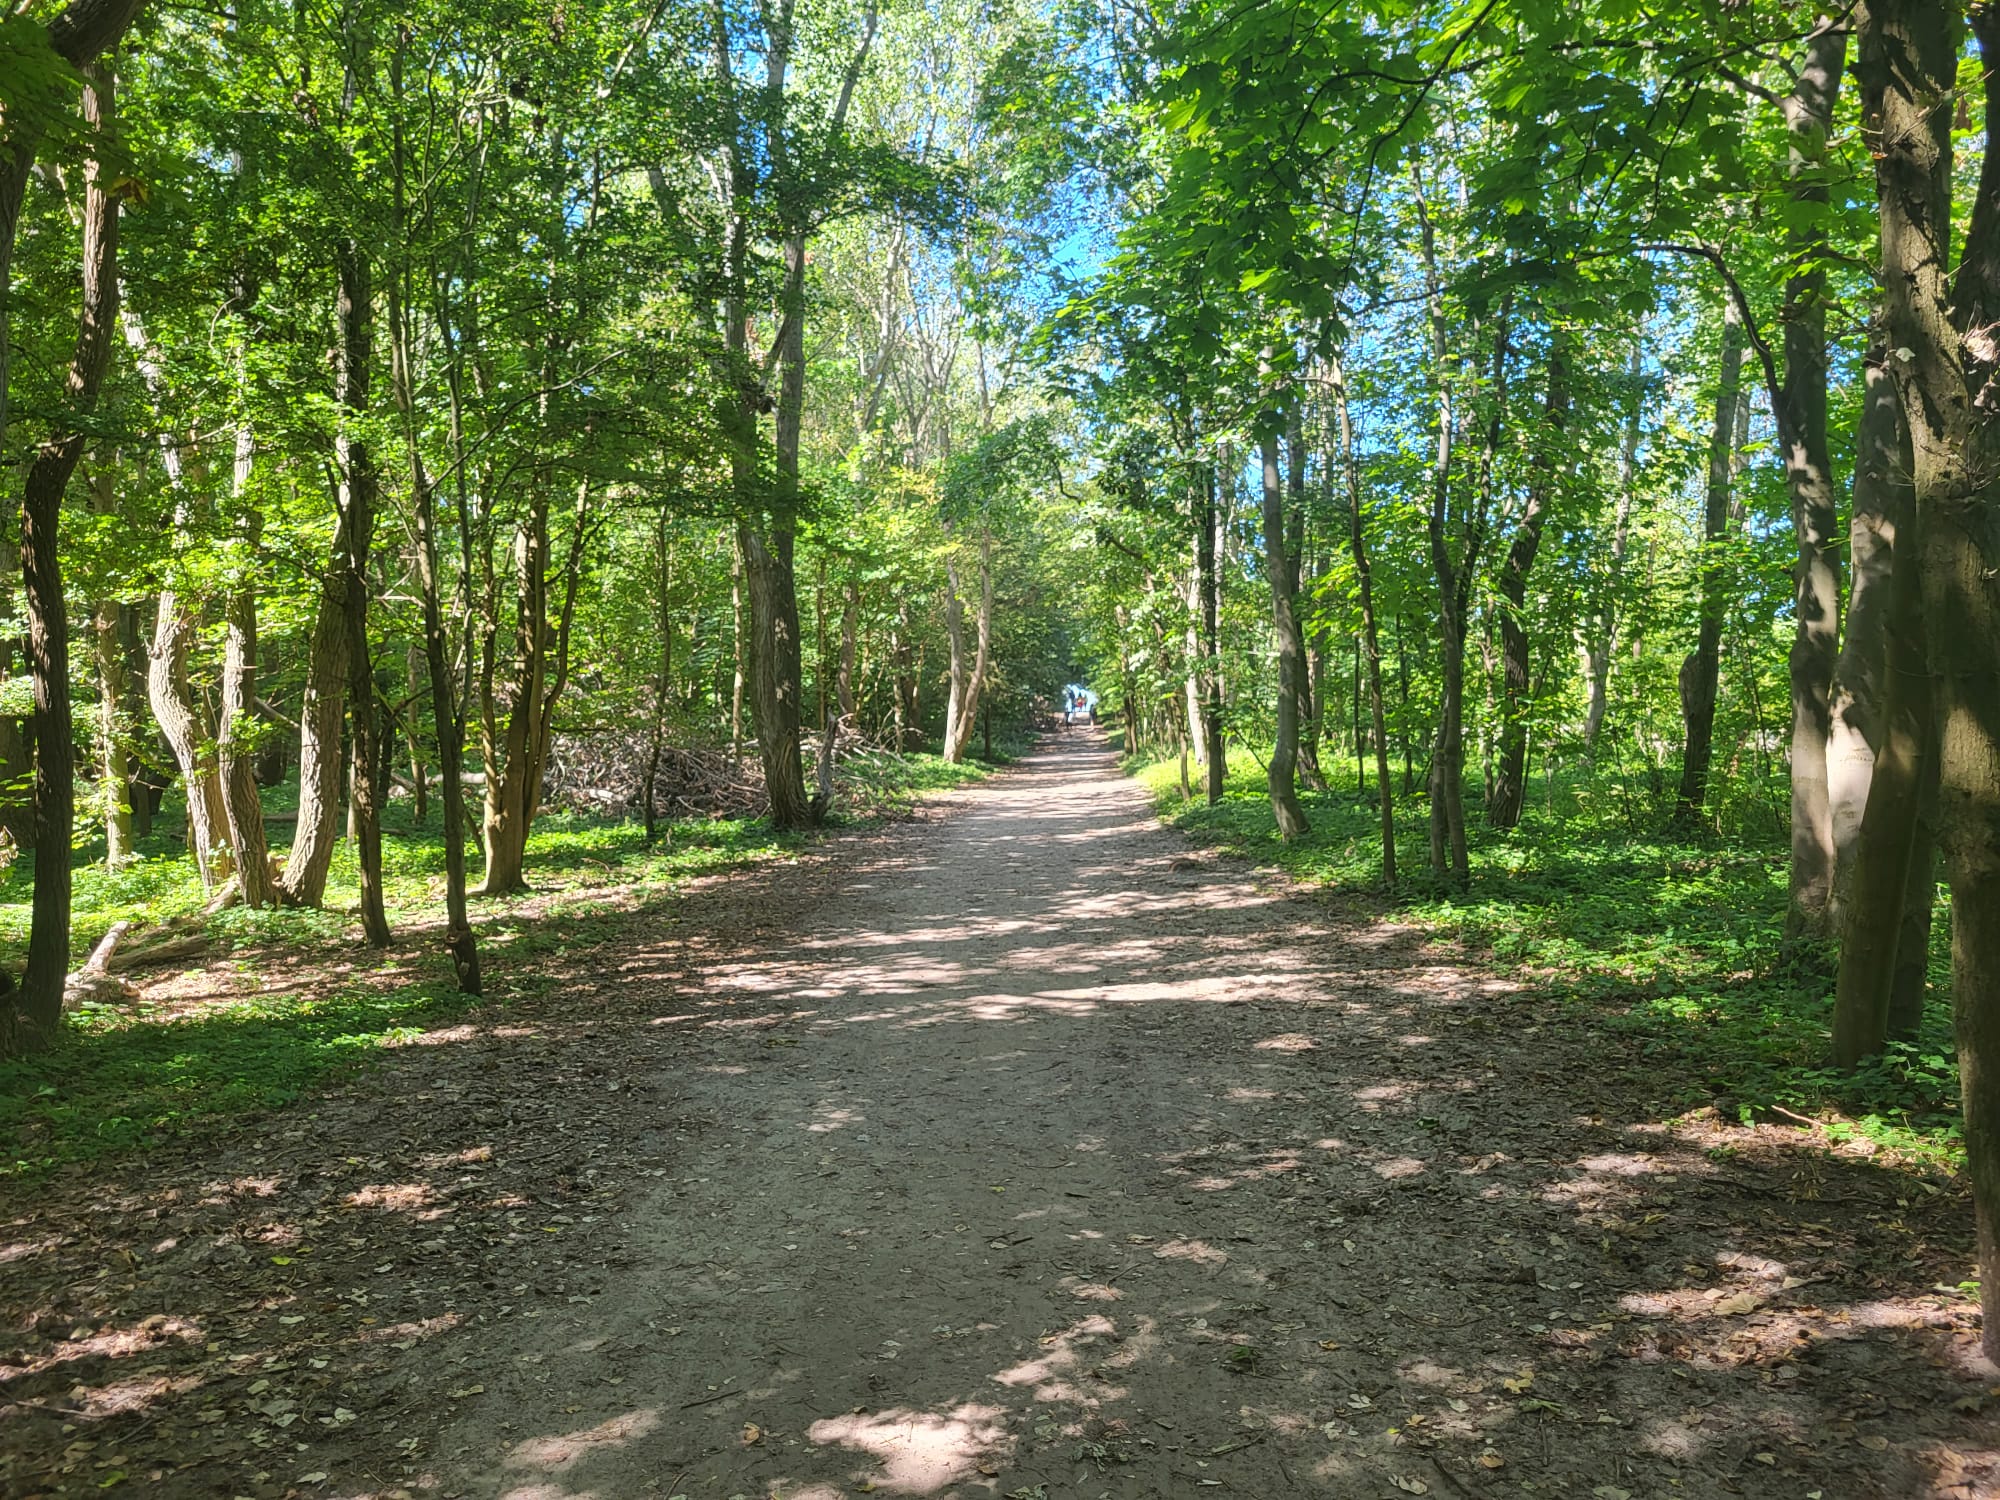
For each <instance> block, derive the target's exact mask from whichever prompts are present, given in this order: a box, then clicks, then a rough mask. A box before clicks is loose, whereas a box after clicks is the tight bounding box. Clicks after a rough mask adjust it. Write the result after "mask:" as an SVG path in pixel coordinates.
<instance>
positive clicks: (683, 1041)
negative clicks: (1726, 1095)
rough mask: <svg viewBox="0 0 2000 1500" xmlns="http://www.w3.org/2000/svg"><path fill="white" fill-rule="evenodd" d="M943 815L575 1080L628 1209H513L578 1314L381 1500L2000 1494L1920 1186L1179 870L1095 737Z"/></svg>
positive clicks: (558, 1303)
mask: <svg viewBox="0 0 2000 1500" xmlns="http://www.w3.org/2000/svg"><path fill="white" fill-rule="evenodd" d="M956 801H957V802H958V804H959V805H958V808H957V810H956V811H955V813H954V814H953V815H952V816H950V817H948V818H946V819H944V820H942V821H934V822H930V823H927V824H924V825H919V826H916V827H913V828H909V829H906V830H904V831H901V832H899V833H897V834H894V835H892V836H890V837H889V838H887V839H886V840H877V841H874V842H873V843H869V844H865V845H862V846H860V847H859V849H858V850H857V852H856V856H855V859H854V861H853V862H852V863H849V864H847V865H846V866H845V867H844V869H843V872H842V877H841V882H840V885H839V888H838V890H837V892H835V893H834V894H832V895H831V897H830V898H829V899H826V900H824V901H822V902H820V903H819V904H817V905H816V906H815V907H814V908H813V909H811V910H810V911H809V912H806V913H803V914H795V918H794V924H793V925H792V926H791V927H790V929H789V935H788V936H785V937H782V938H776V939H774V940H772V941H768V942H766V943H764V944H762V945H761V946H760V947H759V948H758V949H757V950H756V951H754V952H752V953H749V954H745V953H743V952H740V951H739V952H733V953H717V954H715V955H713V956H712V957H711V958H710V959H709V960H708V961H706V962H704V963H700V964H698V965H695V966H693V967H691V968H686V969H683V970H682V971H681V972H680V973H679V974H677V975H666V974H662V975H661V978H662V979H663V980H664V981H665V984H666V987H667V989H668V990H669V991H670V993H666V994H662V995H660V996H659V997H658V1002H657V1003H656V1004H654V1005H653V1007H652V1008H653V1010H654V1012H655V1014H653V1015H652V1016H651V1017H650V1018H649V1019H647V1020H645V1021H643V1022H637V1023H635V1024H638V1025H642V1026H644V1027H647V1028H650V1030H649V1031H648V1032H647V1038H648V1040H649V1041H650V1042H657V1043H658V1047H657V1050H656V1054H655V1055H657V1057H658V1058H659V1061H658V1063H657V1067H658V1068H659V1069H660V1070H661V1071H659V1072H658V1073H656V1074H654V1075H653V1076H650V1077H636V1078H635V1077H612V1078H610V1079H608V1080H604V1081H602V1082H601V1083H600V1084H599V1085H598V1087H601V1088H602V1089H605V1090H611V1089H615V1088H623V1089H625V1090H626V1091H627V1096H628V1097H631V1098H634V1099H635V1101H636V1102H635V1103H634V1104H633V1105H632V1106H631V1107H630V1113H629V1114H627V1115H625V1116H623V1117H622V1118H623V1119H624V1122H625V1124H624V1128H625V1130H626V1132H627V1133H628V1134H629V1135H632V1136H634V1137H636V1138H639V1140H640V1144H639V1145H637V1146H633V1144H632V1142H631V1141H627V1142H626V1145H627V1146H628V1147H631V1149H630V1150H628V1151H627V1152H626V1155H627V1156H628V1157H629V1159H630V1160H631V1161H632V1162H633V1163H635V1165H634V1166H633V1168H632V1170H633V1171H634V1172H635V1173H644V1174H650V1175H649V1176H646V1177H644V1178H643V1179H641V1180H643V1181H645V1182H647V1183H649V1184H650V1186H649V1187H648V1188H647V1189H646V1190H645V1191H644V1192H643V1193H641V1194H640V1195H638V1196H636V1197H629V1198H628V1199H627V1201H626V1202H625V1204H624V1205H623V1207H622V1209H621V1210H620V1211H619V1212H616V1213H608V1214H603V1215H578V1214H575V1213H566V1214H561V1215H556V1216H555V1217H557V1218H559V1219H560V1222H547V1223H542V1224H540V1225H537V1223H536V1220H537V1219H538V1218H541V1219H547V1218H549V1217H550V1214H549V1210H548V1209H547V1208H546V1207H537V1206H536V1205H535V1204H533V1203H532V1202H529V1203H524V1204H523V1205H522V1207H523V1208H524V1209H525V1217H523V1216H522V1215H521V1214H517V1215H516V1216H515V1218H514V1220H513V1223H514V1226H515V1230H516V1234H515V1235H514V1236H512V1238H516V1239H519V1238H522V1237H530V1238H531V1237H533V1235H534V1231H535V1230H536V1229H537V1228H538V1227H539V1228H540V1229H542V1230H544V1231H546V1232H552V1233H555V1234H557V1235H560V1236H562V1237H563V1243H564V1244H565V1245H566V1246H567V1247H568V1249H567V1250H566V1254H567V1255H568V1257H569V1259H568V1261H567V1262H566V1264H567V1265H568V1266H569V1267H570V1272H569V1281H568V1283H567V1284H565V1285H556V1286H552V1285H547V1284H538V1285H533V1286H531V1285H529V1284H528V1282H526V1281H524V1282H523V1283H522V1284H520V1285H517V1286H515V1287H513V1288H512V1293H513V1294H515V1295H514V1296H513V1298H512V1304H511V1305H503V1306H501V1307H500V1308H498V1309H494V1310H491V1311H490V1313H482V1314H481V1315H480V1316H479V1317H478V1318H476V1319H473V1320H472V1321H471V1324H470V1326H469V1328H468V1329H467V1330H466V1331H464V1332H462V1333H460V1334H459V1335H457V1336H456V1337H455V1338H454V1339H453V1341H451V1342H450V1343H449V1344H448V1345H440V1346H439V1349H438V1356H439V1358H441V1359H444V1360H445V1367H444V1368H443V1369H442V1370H441V1371H439V1372H437V1373H436V1374H435V1375H434V1376H427V1377H426V1379H429V1380H431V1381H432V1385H431V1388H430V1390H429V1399H430V1400H431V1402H432V1403H433V1404H434V1405H435V1406H436V1407H437V1409H438V1410H449V1411H451V1412H453V1413H454V1414H455V1415H454V1416H453V1418H452V1420H451V1421H450V1422H449V1424H448V1425H447V1426H446V1427H445V1428H444V1430H443V1431H442V1433H441V1434H440V1435H439V1437H438V1439H437V1441H436V1443H435V1446H433V1447H431V1448H430V1450H429V1458H430V1462H429V1464H428V1465H427V1466H425V1468H424V1472H423V1474H422V1475H421V1476H420V1477H415V1478H413V1480H412V1481H411V1483H412V1487H413V1489H424V1488H429V1489H432V1490H433V1492H436V1491H442V1492H443V1493H446V1494H454V1495H466V1496H507V1497H509V1500H562V1497H584V1496H594V1497H600V1500H623V1497H639V1496H653V1495H658V1496H672V1495H684V1496H687V1497H690V1500H709V1497H714V1500H730V1497H739V1496H740V1497H750V1500H765V1497H771V1496H777V1497H783V1500H834V1497H836V1496H844V1495H848V1494H854V1493H869V1492H873V1493H879V1494H884V1495H915V1496H935V1497H945V1496H958V1497H966V1500H971V1497H989V1496H990V1497H1034V1500H1042V1497H1047V1500H1057V1497H1072V1496H1073V1497H1084V1500H1088V1497H1099V1500H1101V1497H1107V1496H1108V1497H1116V1500H1138V1497H1152V1496H1160V1497H1166V1496H1175V1497H1179V1496H1198V1495H1202V1494H1208V1493H1216V1494H1224V1495H1247V1496H1257V1497H1278V1496H1289V1495H1314V1494H1319V1495H1330V1496H1339V1497H1346V1496H1384V1497H1394V1496H1396V1495H1398V1494H1424V1493H1430V1494H1433V1495H1444V1494H1458V1495H1468V1494H1498V1495H1532V1494H1567V1495H1572V1496H1585V1495H1589V1496H1594V1497H1597V1500H1625V1497H1627V1496H1630V1497H1656V1496H1657V1497H1664V1496H1669V1495H1674V1496H1706V1495H1720V1494H1750V1495H1759V1496H1764V1495H1769V1496H1788V1497H1798V1500H1810V1497H1815V1496H1818V1497H1825V1500H1833V1497H1861V1496H1883V1497H1911V1496H1917V1495H1930V1494H1948V1495H1954V1496H1972V1495H1976V1494H1977V1495H1983V1494H1992V1493H1996V1491H1995V1489H1994V1488H1993V1487H1992V1486H1993V1476H1994V1474H1995V1473H1996V1468H1995V1463H1994V1442H1995V1428H1994V1424H1993V1423H1992V1421H1991V1420H1990V1418H1989V1417H1988V1416H1986V1415H1985V1414H1983V1412H1982V1410H1981V1408H1982V1403H1983V1400H1984V1396H1985V1392H1986V1386H1985V1385H1984V1384H1983V1383H1980V1381H1979V1378H1978V1372H1977V1371H1975V1370H1973V1369H1972V1368H1971V1367H1970V1365H1969V1362H1968V1351H1969V1348H1970V1343H1971V1338H1972V1334H1971V1333H1970V1331H1969V1327H1968V1320H1967V1315H1966V1312H1965V1304H1964V1302H1963V1300H1962V1299H1961V1298H1959V1297H1957V1296H1956V1295H1954V1294H1937V1295H1932V1294H1931V1283H1932V1282H1933V1281H1935V1280H1936V1279H1937V1277H1938V1276H1940V1275H1946V1274H1950V1275H1952V1277H1953V1279H1955V1273H1952V1272H1949V1271H1947V1270H1945V1269H1944V1268H1947V1267H1954V1266H1958V1265H1960V1264H1961V1263H1962V1260H1963V1245H1962V1243H1959V1244H1947V1245H1945V1246H1944V1247H1943V1248H1940V1247H1939V1244H1938V1243H1937V1240H1938V1235H1937V1233H1936V1232H1934V1231H1933V1230H1932V1229H1931V1227H1930V1226H1934V1225H1935V1224H1938V1223H1950V1222H1956V1220H1955V1219H1954V1218H1952V1217H1951V1216H1950V1214H1942V1215H1941V1214H1940V1213H1935V1212H1934V1213H1932V1214H1931V1216H1930V1218H1928V1219H1926V1218H1925V1217H1924V1215H1925V1213H1926V1211H1927V1205H1926V1204H1925V1203H1923V1202H1921V1201H1919V1202H1918V1203H1917V1205H1916V1206H1915V1207H1914V1208H1911V1207H1910V1206H1909V1204H1908V1202H1907V1201H1905V1202H1904V1203H1903V1204H1901V1205H1899V1204H1898V1201H1897V1200H1898V1198H1899V1197H1903V1196H1904V1195H1913V1190H1912V1189H1911V1187H1910V1186H1909V1184H1908V1182H1907V1180H1905V1179H1902V1178H1900V1177H1896V1176H1894V1175H1893V1174H1890V1173H1887V1172H1884V1171H1882V1170H1880V1169H1878V1168H1876V1167H1874V1166H1872V1165H1871V1164H1869V1163H1867V1162H1865V1161H1859V1160H1854V1159H1850V1158H1847V1157H1843V1156H1839V1155H1835V1154H1832V1153H1828V1152H1815V1153H1811V1154H1808V1153H1806V1152H1804V1151H1802V1150H1801V1149H1800V1147H1801V1145H1802V1143H1803V1142H1804V1141H1805V1140H1806V1137H1805V1135H1804V1133H1803V1132H1798V1131H1772V1130H1769V1129H1766V1130H1761V1131H1743V1130H1733V1131H1732V1130H1724V1129H1721V1128H1720V1127H1707V1128H1704V1127H1701V1126H1698V1125H1697V1126H1693V1127H1683V1128H1680V1129H1678V1130H1669V1129H1668V1128H1667V1127H1665V1126H1663V1125H1661V1124H1659V1123H1657V1121H1658V1118H1659V1115H1658V1113H1657V1112H1656V1107H1655V1105H1654V1104H1653V1103H1652V1102H1651V1099H1650V1096H1651V1094H1652V1093H1653V1092H1656V1090H1655V1089H1653V1088H1651V1087H1650V1086H1649V1083H1648V1080H1647V1077H1646V1074H1647V1067H1646V1064H1645V1062H1644V1060H1643V1059H1642V1058H1638V1057H1636V1056H1627V1055H1625V1054H1624V1052H1623V1051H1622V1050H1621V1049H1622V1048H1623V1047H1624V1046H1626V1045H1628V1044H1626V1043H1620V1042H1614V1041H1608V1040H1607V1039H1606V1038H1605V1037H1604V1036H1601V1035H1596V1034H1591V1033H1585V1032H1579V1031H1577V1030H1575V1029H1574V1028H1570V1027H1564V1026H1561V1025H1558V1024H1555V1020H1556V1018H1555V1017H1554V1016H1553V1015H1552V1014H1544V1013H1543V1011H1542V1010H1541V1009H1539V1008H1538V1006H1537V1003H1536V1002H1534V1001H1532V1000H1531V999H1527V998H1525V997H1518V996H1514V995H1512V994H1511V993H1510V991H1511V986H1509V985H1507V984H1506V983H1504V982H1503V981H1500V980H1495V979H1481V978H1479V977H1477V976H1474V975H1470V974H1466V973H1461V972H1458V971H1456V970H1454V969H1452V968H1449V967H1441V966H1439V965H1438V964H1437V963H1436V961H1435V960H1434V959H1432V958H1429V957H1426V956H1425V955H1424V953H1423V951H1422V950H1421V948H1420V947H1419V946H1418V944H1417V943H1416V942H1415V941H1414V939H1413V938H1411V937H1410V936H1409V935H1408V934H1403V933H1399V932H1398V931H1396V930H1395V929H1394V928H1392V927H1388V926H1386V925H1383V924H1380V923H1375V922H1370V921H1366V920H1362V919H1358V918H1357V919H1343V918H1341V917H1340V916H1338V915H1337V913H1336V911H1335V909H1334V908H1333V907H1331V906H1329V905H1328V904H1327V903H1325V902H1324V901H1321V900H1315V899H1303V898H1298V897H1295V896H1293V895H1291V894H1290V893H1288V892H1286V891H1284V890H1282V889H1280V888H1276V887H1274V886H1273V885H1272V884H1271V883H1270V882H1269V881H1267V880H1266V879H1264V878H1262V877H1258V876H1256V875H1254V874H1252V873H1250V872H1247V871H1245V870H1244V869H1243V868H1242V867H1240V866H1231V865H1227V864H1223V863H1220V862H1217V861H1214V860H1212V859H1209V858H1206V857H1204V856H1202V855H1200V854H1199V853H1198V852H1197V851H1191V850H1190V849H1189V848H1188V846H1187V845H1186V844H1185V842H1184V841H1183V840H1182V839H1180V838H1179V837H1178V836H1177V835H1175V834H1172V833H1170V832H1168V831H1166V830H1164V829H1162V828H1161V827H1160V826H1159V825H1158V824H1157V823H1156V822H1154V821H1153V819H1152V818H1151V817H1150V815H1149V812H1148V809H1147V806H1146V803H1145V799H1144V797H1143V794H1142V793H1141V792H1140V790H1139V789H1138V788H1136V787H1135V786H1134V785H1133V784H1131V783H1129V782H1126V781H1124V780H1121V779H1120V778H1119V777H1118V776H1117V775H1116V772H1115V767H1114V765H1113V763H1112V760H1111V758H1110V756H1109V755H1108V754H1107V753H1106V752H1105V751H1104V749H1103V747H1102V743H1101V741H1100V740H1098V739H1097V738H1096V737H1095V736H1090V735H1086V734H1084V733H1082V732H1073V733H1070V734H1067V735H1064V736H1062V737H1060V739H1059V741H1058V742H1057V744H1056V745H1055V746H1054V747H1053V748H1050V749H1047V750H1045V751H1043V752H1041V753H1039V754H1037V755H1036V756H1034V757H1033V758H1032V759H1030V760H1029V761H1028V762H1027V763H1026V764H1024V765H1022V766H1020V767H1019V768H1017V769H1015V770H1013V771H1011V772H1009V773H1007V774H1005V775H1003V776H1001V777H998V778H996V779H995V780H994V781H992V782H991V783H989V784H987V785H986V786H984V787H982V788H980V789H978V790H976V791H974V792H971V793H967V794H962V795H961V796H960V797H959V798H957V799H956ZM624 967H625V968H626V969H627V970H629V976H628V978H629V982H631V983H634V984H638V985H644V984H646V983H647V982H648V980H647V976H648V974H649V973H652V972H654V971H653V970H651V969H649V967H648V964H647V960H646V955H645V954H644V953H643V952H642V953H640V954H637V955H634V956H633V957H632V958H631V959H629V960H628V961H627V963H626V964H625V965H624ZM663 967H664V966H663ZM1543 1023H1547V1025H1546V1029H1544V1025H1543ZM663 1033H664V1035H662V1034H663ZM1951 1207H1952V1209H1953V1211H1954V1212H1955V1211H1957V1210H1956V1206H1951ZM578 1266H588V1267H590V1269H589V1271H588V1272H587V1273H585V1272H579V1271H577V1269H576V1268H577V1267H578ZM495 1285H496V1284H495V1283H494V1282H492V1281H489V1282H488V1283H487V1286H488V1287H489V1288H493V1287H494V1286H495ZM508 1295H509V1292H508V1289H507V1288H504V1287H501V1288H499V1289H498V1290H495V1291H494V1292H493V1296H494V1297H500V1296H508ZM415 1383H416V1382H415V1380H414V1379H413V1380H412V1382H411V1384H412V1385H414V1384H415ZM439 1386H442V1387H445V1389H442V1390H439V1389H437V1387H439ZM1954 1402H1957V1403H1959V1405H1958V1406H1957V1407H1954V1405H1953V1403H1954ZM303 1461H305V1460H301V1462H303ZM405 1472H406V1473H410V1472H412V1471H410V1470H406V1471H405ZM341 1480H342V1476H340V1475H338V1474H335V1475H333V1476H332V1477H331V1480H330V1483H331V1484H333V1485H334V1486H336V1487H337V1486H338V1485H339V1484H340V1483H341Z"/></svg>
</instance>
